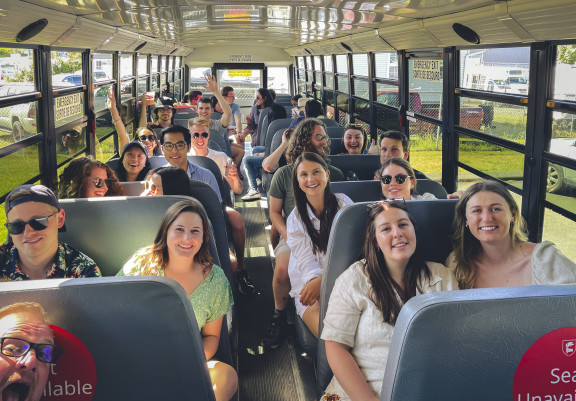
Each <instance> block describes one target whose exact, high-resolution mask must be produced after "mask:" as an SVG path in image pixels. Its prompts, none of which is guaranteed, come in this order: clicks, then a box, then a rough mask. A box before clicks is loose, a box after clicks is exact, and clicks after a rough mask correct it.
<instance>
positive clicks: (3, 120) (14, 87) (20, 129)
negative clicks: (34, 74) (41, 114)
mask: <svg viewBox="0 0 576 401" xmlns="http://www.w3.org/2000/svg"><path fill="white" fill-rule="evenodd" d="M34 91H35V88H34V84H33V83H32V82H13V83H9V84H5V85H2V86H1V87H0V97H6V96H12V95H18V94H21V93H30V92H34ZM0 129H1V130H5V131H7V132H11V133H12V137H13V139H14V142H17V141H20V140H22V139H24V138H25V137H28V136H32V135H35V134H36V102H30V103H22V104H17V105H14V106H8V107H2V108H0Z"/></svg>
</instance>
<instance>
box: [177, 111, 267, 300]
mask: <svg viewBox="0 0 576 401" xmlns="http://www.w3.org/2000/svg"><path fill="white" fill-rule="evenodd" d="M188 127H189V128H190V131H191V137H192V149H191V150H190V155H195V156H204V157H209V158H210V159H212V160H214V162H216V164H217V165H218V167H220V171H221V172H222V179H223V180H225V181H226V182H228V184H229V185H230V188H232V191H234V193H235V194H240V193H242V182H241V181H240V178H239V177H238V169H237V167H236V165H235V164H234V163H232V161H231V160H230V158H229V157H228V156H226V153H223V152H218V151H216V150H213V149H208V141H209V140H210V128H209V127H210V120H207V119H205V118H203V117H196V118H193V119H190V120H189V121H188ZM224 211H225V212H226V217H227V218H228V221H229V222H230V228H231V229H232V230H231V231H232V242H233V243H234V250H235V253H236V270H235V273H236V274H235V277H236V282H237V283H238V290H239V291H240V293H241V294H253V293H254V292H255V291H256V288H255V287H254V284H253V283H252V281H251V280H250V278H249V277H248V274H247V273H246V271H245V270H244V248H245V245H246V228H245V226H244V219H242V215H241V214H240V213H239V212H238V211H237V210H234V209H233V208H231V207H225V208H224ZM233 265H234V263H233ZM233 268H234V267H233Z"/></svg>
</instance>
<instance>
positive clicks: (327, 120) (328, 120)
mask: <svg viewBox="0 0 576 401" xmlns="http://www.w3.org/2000/svg"><path fill="white" fill-rule="evenodd" d="M319 120H320V121H322V122H323V123H324V124H325V125H326V127H340V124H338V121H336V120H332V119H331V118H325V117H320V118H319Z"/></svg>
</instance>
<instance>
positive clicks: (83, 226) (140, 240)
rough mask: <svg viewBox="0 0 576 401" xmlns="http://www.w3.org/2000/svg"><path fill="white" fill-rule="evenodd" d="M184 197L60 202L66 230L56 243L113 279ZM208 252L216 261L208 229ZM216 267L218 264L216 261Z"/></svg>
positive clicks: (211, 231)
mask: <svg viewBox="0 0 576 401" xmlns="http://www.w3.org/2000/svg"><path fill="white" fill-rule="evenodd" d="M185 199H189V198H187V197H185V196H143V197H140V196H135V197H132V196H129V197H125V196H119V197H105V198H98V199H96V198H90V199H86V198H84V199H63V200H61V201H60V204H61V206H62V208H63V209H64V211H65V212H66V227H67V231H66V232H63V233H59V234H58V237H59V240H60V241H62V242H65V243H67V244H69V245H70V246H71V247H73V248H76V249H78V250H79V251H81V252H84V253H85V254H86V255H88V256H90V257H91V258H92V259H94V261H95V262H96V264H97V265H98V267H99V268H100V271H101V272H102V275H103V276H114V275H116V273H118V271H119V270H120V269H121V268H122V266H123V265H124V263H125V262H126V261H127V260H128V259H129V258H130V256H132V254H133V253H134V252H136V251H137V250H138V249H140V248H142V247H145V246H147V245H150V244H151V243H152V242H153V241H154V238H155V237H156V233H157V232H158V227H160V222H161V220H162V215H163V214H164V212H165V211H166V210H167V209H168V208H169V207H170V206H172V205H173V204H174V203H176V202H178V201H181V200H185ZM210 253H211V254H212V256H214V258H215V259H217V260H218V253H217V248H216V244H215V242H214V233H213V230H212V227H210ZM216 263H218V264H219V260H218V262H216Z"/></svg>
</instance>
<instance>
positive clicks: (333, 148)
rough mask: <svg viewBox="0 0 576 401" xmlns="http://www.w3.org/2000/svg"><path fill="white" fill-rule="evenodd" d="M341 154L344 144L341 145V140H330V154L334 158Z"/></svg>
mask: <svg viewBox="0 0 576 401" xmlns="http://www.w3.org/2000/svg"><path fill="white" fill-rule="evenodd" d="M342 152H344V144H343V143H342V139H340V138H330V154H331V155H334V156H336V155H340V154H341V153H342ZM357 156H360V155H357ZM343 173H344V172H343Z"/></svg>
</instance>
